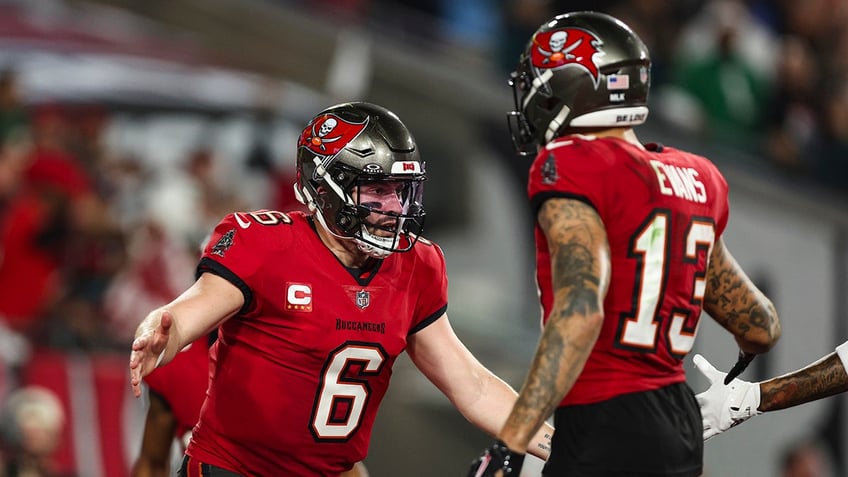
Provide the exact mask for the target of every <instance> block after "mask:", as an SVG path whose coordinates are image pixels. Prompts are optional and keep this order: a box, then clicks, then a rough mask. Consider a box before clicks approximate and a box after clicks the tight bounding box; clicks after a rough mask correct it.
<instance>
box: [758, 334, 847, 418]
mask: <svg viewBox="0 0 848 477" xmlns="http://www.w3.org/2000/svg"><path fill="white" fill-rule="evenodd" d="M846 344H848V342H846V343H845V344H843V345H842V346H845V345H846ZM846 391H848V373H846V371H845V363H844V362H843V361H842V360H841V359H840V356H839V354H837V353H831V354H829V355H827V356H825V357H824V358H822V359H820V360H819V361H816V362H815V363H812V364H810V365H809V366H807V367H805V368H802V369H799V370H798V371H795V372H792V373H789V374H785V375H783V376H780V377H777V378H773V379H769V380H768V381H763V382H762V383H760V406H759V410H760V411H762V412H768V411H777V410H779V409H786V408H787V407H793V406H797V405H799V404H803V403H806V402H810V401H815V400H818V399H822V398H826V397H828V396H833V395H834V394H839V393H844V392H846Z"/></svg>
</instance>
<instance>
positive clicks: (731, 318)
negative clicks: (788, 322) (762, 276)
mask: <svg viewBox="0 0 848 477" xmlns="http://www.w3.org/2000/svg"><path fill="white" fill-rule="evenodd" d="M704 310H706V312H707V313H709V314H710V316H712V317H713V318H714V319H715V320H716V321H718V322H719V323H721V324H722V325H723V326H724V327H725V328H727V329H728V330H730V331H731V332H732V333H733V334H734V335H736V336H739V337H741V338H743V339H750V338H752V337H754V336H755V335H760V336H763V335H764V336H766V337H767V338H768V340H767V341H770V342H773V341H774V339H775V337H776V336H779V334H780V322H779V321H778V316H777V311H776V310H775V308H774V305H773V304H772V302H771V301H770V300H769V299H768V298H766V297H765V296H764V295H763V294H762V292H760V290H759V289H758V288H757V287H756V285H754V283H753V282H751V280H750V279H749V278H748V276H747V275H745V273H744V272H743V271H742V269H741V267H740V266H739V264H737V263H736V261H735V260H734V259H733V257H732V256H731V255H730V254H729V253H727V252H726V250H725V249H724V244H723V243H722V242H719V243H717V244H716V250H715V253H713V254H712V257H711V262H710V266H709V271H708V273H707V290H706V293H705V296H704Z"/></svg>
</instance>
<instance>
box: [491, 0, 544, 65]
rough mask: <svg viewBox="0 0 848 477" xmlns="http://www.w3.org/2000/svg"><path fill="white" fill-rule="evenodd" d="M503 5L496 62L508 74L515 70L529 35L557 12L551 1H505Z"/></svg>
mask: <svg viewBox="0 0 848 477" xmlns="http://www.w3.org/2000/svg"><path fill="white" fill-rule="evenodd" d="M504 3H505V5H504V6H503V13H502V15H501V17H502V22H503V25H502V26H501V35H500V36H499V37H498V39H497V41H498V45H497V51H498V54H497V62H498V66H499V67H500V68H501V69H502V70H503V71H505V72H506V73H509V72H511V71H513V70H515V66H516V62H517V61H518V57H519V56H520V55H521V52H523V51H524V48H525V47H526V46H527V45H526V42H527V39H528V38H530V35H532V34H533V32H535V31H536V29H537V28H539V25H541V24H542V22H544V21H545V20H547V19H549V18H551V17H553V16H554V15H555V14H556V13H557V12H556V11H555V9H554V5H553V2H552V1H551V0H506V1H505V2H504Z"/></svg>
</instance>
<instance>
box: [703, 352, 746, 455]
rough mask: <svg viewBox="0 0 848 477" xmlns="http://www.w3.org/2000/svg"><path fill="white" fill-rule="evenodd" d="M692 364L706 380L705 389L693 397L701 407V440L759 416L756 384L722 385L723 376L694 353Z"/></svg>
mask: <svg viewBox="0 0 848 477" xmlns="http://www.w3.org/2000/svg"><path fill="white" fill-rule="evenodd" d="M693 362H694V363H695V367H696V368H698V371H700V372H701V374H703V375H704V376H706V377H707V379H709V380H710V387H709V389H707V390H706V391H704V392H702V393H701V394H698V395H697V396H695V398H696V399H697V400H698V404H699V405H700V406H701V417H702V419H703V424H704V440H707V439H709V438H710V437H714V436H716V435H718V434H721V433H722V432H724V431H726V430H728V429H730V428H731V427H733V426H737V425H739V424H742V423H743V422H745V421H747V420H748V419H750V418H752V417H754V416H756V415H757V414H762V411H760V410H758V409H757V408H758V407H759V406H760V383H749V382H748V381H742V380H741V379H738V378H737V379H734V380H733V381H731V382H730V384H727V385H725V384H724V377H725V376H727V373H722V372H721V371H719V370H717V369H715V367H713V365H712V364H710V362H709V361H707V358H704V357H703V356H701V355H700V354H696V355H695V357H694V358H693Z"/></svg>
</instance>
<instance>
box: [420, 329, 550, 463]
mask: <svg viewBox="0 0 848 477" xmlns="http://www.w3.org/2000/svg"><path fill="white" fill-rule="evenodd" d="M406 351H407V354H408V355H409V357H410V359H411V360H412V362H413V363H414V364H415V366H416V367H417V368H418V369H419V370H420V371H421V373H422V374H424V376H426V377H427V379H429V380H430V381H431V382H432V383H433V384H435V385H436V387H437V388H439V390H440V391H442V393H444V394H445V396H447V398H448V399H450V401H451V403H453V405H454V406H455V407H456V408H457V410H459V412H460V413H461V414H462V415H463V417H465V418H466V419H467V420H468V421H469V422H471V423H472V424H474V425H475V426H477V427H478V428H480V429H482V430H483V431H485V432H487V433H488V434H489V435H491V436H493V437H494V436H495V434H497V432H498V430H499V429H500V428H501V426H502V425H503V423H504V420H505V419H506V416H507V414H508V413H509V411H510V409H511V408H512V405H513V404H514V403H515V398H516V396H517V393H516V392H515V390H514V389H512V387H511V386H510V385H509V384H507V383H506V382H505V381H503V380H502V379H500V378H498V377H497V376H495V375H494V373H492V372H491V371H489V370H488V369H487V368H486V367H484V366H483V365H482V364H481V363H480V362H479V361H478V360H477V358H475V357H474V355H473V354H471V352H470V351H469V350H468V348H466V347H465V345H464V344H463V343H462V342H461V341H460V340H459V338H458V337H457V336H456V334H455V333H454V331H453V328H452V327H451V325H450V321H449V320H448V317H447V315H443V316H442V317H441V318H439V319H438V320H436V321H435V322H434V323H433V324H431V325H430V326H427V327H426V328H424V329H423V330H421V331H419V332H417V333H415V334H413V335H412V336H410V337H409V344H408V346H407V350H406ZM552 436H553V427H551V426H550V425H547V424H545V425H544V426H542V427H541V428H540V429H539V430H538V432H536V433H535V437H532V438H530V439H528V443H527V444H526V446H525V448H524V449H523V450H522V452H530V453H531V454H533V455H535V456H537V457H539V458H541V459H547V458H548V455H549V453H550V443H551V437H552Z"/></svg>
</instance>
